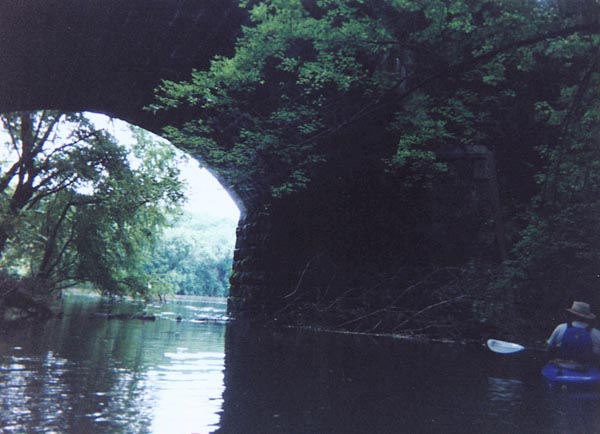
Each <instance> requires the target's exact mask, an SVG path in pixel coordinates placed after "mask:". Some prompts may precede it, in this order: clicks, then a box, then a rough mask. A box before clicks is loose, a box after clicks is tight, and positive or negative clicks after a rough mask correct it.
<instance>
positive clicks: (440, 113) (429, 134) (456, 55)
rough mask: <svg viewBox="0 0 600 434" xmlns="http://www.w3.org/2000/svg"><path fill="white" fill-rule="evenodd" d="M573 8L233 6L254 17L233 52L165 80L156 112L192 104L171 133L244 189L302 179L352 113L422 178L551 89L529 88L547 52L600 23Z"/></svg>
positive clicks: (522, 4)
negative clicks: (443, 155)
mask: <svg viewBox="0 0 600 434" xmlns="http://www.w3.org/2000/svg"><path fill="white" fill-rule="evenodd" d="M579 4H580V5H582V6H581V7H582V8H583V7H585V8H588V9H589V11H588V10H586V12H587V15H584V14H582V13H581V11H579V10H576V11H573V10H571V9H572V8H571V7H569V5H566V6H564V5H563V4H562V2H551V1H547V2H539V1H535V0H529V1H522V0H503V1H490V0H470V1H448V0H435V1H428V2H420V1H412V0H393V1H392V0H374V1H362V0H317V1H314V2H304V1H301V0H264V1H259V2H242V6H244V7H247V8H248V10H249V17H250V25H248V26H247V27H245V28H244V29H243V35H242V37H241V38H240V39H239V40H238V42H237V45H236V50H235V53H234V54H233V55H232V56H231V57H223V56H217V57H215V59H214V60H213V61H212V63H211V66H210V68H209V69H208V70H205V71H193V72H192V74H191V78H190V79H189V80H187V81H182V82H172V81H165V82H164V83H163V84H162V85H161V86H160V88H159V89H158V90H157V104H155V105H153V106H152V107H151V109H152V110H170V109H174V108H182V107H185V108H188V109H189V108H192V109H193V110H188V111H187V112H188V113H194V115H193V117H191V118H189V119H187V120H186V121H184V122H183V123H182V124H181V125H173V126H171V127H169V128H167V129H166V130H165V133H166V135H167V137H169V138H170V139H171V140H172V141H173V143H174V144H176V145H177V146H179V147H182V148H184V149H187V150H189V151H191V152H195V153H198V154H200V155H202V156H203V158H205V159H206V161H207V163H208V164H209V165H210V166H211V167H214V168H216V169H217V170H218V171H219V172H220V173H222V174H225V176H226V178H227V179H231V180H232V181H233V183H234V184H235V187H236V189H238V190H241V191H242V192H243V191H244V189H245V188H248V185H250V184H252V185H254V186H257V185H261V183H262V184H263V185H264V189H265V190H266V191H267V193H268V194H270V195H272V196H276V197H277V196H281V195H284V194H286V193H289V192H291V191H293V190H295V189H298V188H302V187H304V186H306V185H307V183H308V182H309V181H310V179H311V176H312V173H313V171H314V170H315V169H316V168H317V167H318V166H319V165H320V164H322V163H323V161H326V160H327V158H330V157H331V156H332V155H335V154H334V153H332V148H336V149H339V148H342V152H343V144H342V145H339V144H338V145H335V140H334V139H333V137H335V136H336V135H338V137H339V134H340V133H341V132H343V131H344V130H347V129H348V128H349V127H350V126H352V125H356V124H357V123H358V122H375V123H376V129H377V130H380V131H389V132H391V133H390V135H389V136H386V137H384V139H385V140H388V141H393V142H395V144H396V146H395V147H394V146H391V147H389V148H388V151H387V154H386V155H383V156H382V157H383V158H387V159H388V161H389V162H390V164H391V165H392V166H393V167H395V168H402V170H407V168H412V169H413V173H416V174H417V178H418V179H423V173H424V172H427V171H430V170H433V171H434V172H435V171H436V170H439V169H443V168H444V166H443V164H440V162H439V161H436V157H437V156H438V155H439V153H440V152H441V151H444V150H449V149H457V148H458V149H465V147H468V146H472V145H474V144H480V143H485V144H487V145H491V146H492V147H493V145H494V142H495V140H494V137H495V135H496V134H497V133H498V131H502V130H503V129H505V128H504V127H505V122H502V121H501V120H500V121H499V120H498V119H506V116H499V115H506V113H510V111H511V109H513V108H514V107H515V105H517V104H518V103H517V102H516V101H517V100H518V98H519V97H521V96H523V94H526V96H527V98H526V99H525V101H526V102H530V101H531V100H532V99H533V100H534V101H535V100H537V97H536V95H535V94H536V93H537V92H547V91H552V90H553V89H540V88H539V87H538V88H535V89H533V91H532V90H530V89H528V88H527V87H528V86H529V87H531V77H532V76H534V75H537V74H539V73H540V72H541V71H542V70H544V69H545V68H546V67H548V66H552V65H548V63H547V62H545V61H544V57H547V56H545V55H544V51H545V50H546V48H547V47H548V46H552V45H553V44H556V43H560V41H562V40H564V39H565V38H569V37H571V36H574V35H575V36H576V37H580V38H583V39H586V38H592V37H593V35H595V34H597V32H598V26H597V22H596V21H593V20H592V21H590V20H589V18H587V17H589V16H592V17H594V16H597V13H598V6H597V4H596V3H594V2H592V1H589V2H579ZM574 12H577V13H574ZM554 66H555V65H554ZM519 107H521V105H520V104H519ZM249 180H252V181H253V182H252V183H250V182H248V181H249ZM254 188H255V189H256V188H257V187H254ZM260 190H261V189H260V187H258V191H255V192H254V194H258V195H261V194H263V192H262V191H260Z"/></svg>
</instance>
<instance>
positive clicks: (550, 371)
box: [542, 361, 600, 386]
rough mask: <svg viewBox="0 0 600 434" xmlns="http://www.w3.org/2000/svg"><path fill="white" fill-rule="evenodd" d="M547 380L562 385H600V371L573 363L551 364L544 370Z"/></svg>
mask: <svg viewBox="0 0 600 434" xmlns="http://www.w3.org/2000/svg"><path fill="white" fill-rule="evenodd" d="M542 375H543V376H544V378H546V380H548V381H549V382H551V383H554V384H560V385H570V384H572V385H588V386H595V385H600V369H598V368H595V367H584V366H582V365H579V364H578V363H572V362H562V361H561V362H550V363H548V364H546V366H544V367H543V368H542Z"/></svg>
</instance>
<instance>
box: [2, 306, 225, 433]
mask: <svg viewBox="0 0 600 434" xmlns="http://www.w3.org/2000/svg"><path fill="white" fill-rule="evenodd" d="M65 307H66V312H65V313H66V314H65V317H64V319H63V320H56V321H50V322H48V323H45V324H43V325H39V324H38V325H35V324H34V325H30V326H28V327H23V326H21V325H15V326H13V327H11V328H10V329H6V330H2V333H1V334H0V389H1V390H2V395H1V396H2V397H1V401H0V432H6V433H11V432H15V433H23V432H36V433H37V432H40V433H45V432H48V433H50V432H60V433H170V432H178V433H179V432H182V433H185V432H187V433H190V432H209V431H210V430H213V429H214V425H215V424H217V423H218V419H219V416H218V414H219V411H220V409H221V403H222V392H223V363H224V333H225V326H224V324H221V323H210V324H206V323H202V324H199V323H197V322H194V321H192V319H194V318H195V317H191V316H190V315H189V312H190V309H189V308H190V307H191V305H190V304H189V303H188V302H186V304H185V305H183V304H181V303H173V304H172V305H170V306H165V312H166V313H165V314H164V315H163V314H162V312H161V311H160V308H161V307H154V308H155V309H156V310H155V311H153V312H152V313H156V314H157V315H158V316H159V319H158V320H156V321H152V322H150V321H119V320H107V319H105V318H97V317H94V316H93V315H92V313H93V312H97V311H106V310H107V309H111V310H112V311H113V312H114V311H117V310H118V309H122V310H121V311H119V313H123V312H128V311H130V312H136V311H138V309H140V308H141V306H137V305H134V304H124V305H107V304H106V302H105V301H102V300H99V299H89V298H85V297H82V298H77V297H75V299H74V300H71V302H70V303H69V304H68V306H65ZM193 307H195V309H194V312H195V313H197V312H202V314H203V315H205V317H206V315H207V314H208V312H214V313H215V314H214V316H215V318H221V317H222V316H223V314H224V308H225V305H224V304H223V303H218V304H215V303H211V304H210V305H203V304H202V303H199V304H198V303H196V305H195V306H193ZM177 316H180V317H183V318H184V320H183V321H181V322H177V321H176V320H175V317H177ZM190 318H191V319H190Z"/></svg>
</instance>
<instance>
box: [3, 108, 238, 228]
mask: <svg viewBox="0 0 600 434" xmlns="http://www.w3.org/2000/svg"><path fill="white" fill-rule="evenodd" d="M86 117H88V118H89V119H90V120H91V121H92V122H93V123H94V124H95V125H96V127H98V128H103V129H107V130H108V131H109V132H110V133H111V134H112V135H113V136H114V137H115V138H117V140H118V141H119V142H121V143H122V144H125V145H126V144H132V143H133V140H134V139H133V135H132V134H131V131H130V129H129V127H128V125H129V124H128V123H127V122H124V121H121V120H118V119H113V120H112V122H111V119H110V118H109V117H108V116H105V115H102V114H98V113H90V112H86ZM150 134H152V133H150ZM152 136H153V137H154V138H155V139H156V140H160V141H163V142H167V143H168V141H167V140H165V139H164V138H162V137H160V136H157V135H155V134H152ZM0 141H1V142H2V143H0V145H1V144H3V143H6V142H8V141H9V137H8V134H7V133H6V132H5V131H4V130H2V128H1V126H0ZM10 159H11V157H10V154H8V153H7V150H6V149H5V148H4V146H0V162H1V161H2V160H10ZM181 160H182V162H181V164H180V165H179V169H180V171H181V179H182V180H183V181H184V183H185V184H186V185H187V191H186V192H185V196H186V198H187V202H186V204H185V205H184V208H185V209H186V210H189V211H191V212H193V213H196V214H203V215H207V214H208V215H211V216H215V217H218V218H227V219H235V220H238V219H239V217H240V211H239V209H238V208H237V206H236V204H235V202H234V201H233V200H232V199H231V197H230V196H229V194H228V193H227V191H225V189H224V188H223V187H222V186H221V184H219V181H217V180H216V179H215V177H214V176H212V174H211V173H210V172H209V171H208V170H206V169H204V168H200V166H199V164H198V162H197V161H196V160H194V159H193V158H191V157H186V158H182V159H181Z"/></svg>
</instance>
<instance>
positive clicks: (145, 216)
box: [0, 112, 183, 295]
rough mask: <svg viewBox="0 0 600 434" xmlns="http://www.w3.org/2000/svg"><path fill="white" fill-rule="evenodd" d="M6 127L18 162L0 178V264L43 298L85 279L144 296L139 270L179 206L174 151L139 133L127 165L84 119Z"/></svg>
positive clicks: (56, 118)
mask: <svg viewBox="0 0 600 434" xmlns="http://www.w3.org/2000/svg"><path fill="white" fill-rule="evenodd" d="M3 122H4V125H5V127H6V129H7V130H8V131H9V133H10V146H11V148H12V150H13V151H14V152H16V155H17V158H16V162H15V163H13V164H11V165H10V167H9V169H8V170H7V171H4V172H2V181H3V184H2V185H3V189H2V190H1V191H2V193H3V195H2V198H3V202H4V203H3V204H2V210H3V216H2V221H1V224H0V226H1V227H2V234H3V236H4V242H3V244H2V246H3V253H4V256H3V258H2V262H3V266H4V267H7V266H11V267H12V268H13V269H16V270H17V271H19V272H20V274H21V275H27V276H30V278H32V279H33V284H32V285H31V286H32V287H35V288H37V290H38V292H41V293H44V292H46V293H51V292H53V291H57V290H60V289H62V288H64V287H66V286H70V285H74V284H77V283H81V282H88V283H91V284H93V285H94V286H96V287H97V288H98V289H100V290H101V291H103V292H105V293H109V294H113V295H124V294H134V295H135V294H139V295H145V294H147V293H148V283H149V282H150V281H151V280H152V276H149V275H148V274H147V272H146V270H145V269H144V266H145V264H146V263H147V262H148V261H149V258H150V257H151V252H152V247H153V245H154V241H155V239H156V237H157V236H158V235H159V233H160V231H161V230H162V228H163V227H164V226H165V224H166V222H167V219H166V216H167V215H168V214H169V213H173V212H176V211H177V210H178V204H179V203H180V202H181V201H182V199H183V196H182V193H181V188H182V185H181V182H180V181H179V179H178V173H179V172H178V170H177V168H176V166H175V165H174V158H175V156H174V151H173V150H172V149H169V148H168V147H167V146H165V145H161V144H159V143H157V142H154V141H152V140H150V138H149V137H148V136H146V135H145V134H144V133H143V132H141V131H139V130H137V129H136V130H135V131H136V138H137V143H136V144H135V145H133V153H134V154H135V157H136V158H133V156H131V155H130V151H128V150H127V149H126V147H125V146H124V145H121V144H119V143H117V141H116V140H115V139H114V138H113V137H112V136H111V135H109V134H108V133H107V132H105V131H97V130H95V129H94V128H93V125H92V124H91V122H90V121H89V120H87V119H86V118H85V116H84V115H82V114H61V113H54V112H39V113H17V114H11V115H5V116H4V117H3ZM134 166H135V167H134ZM17 234H18V236H17ZM160 289H161V288H160V285H157V290H160Z"/></svg>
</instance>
